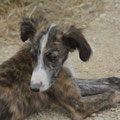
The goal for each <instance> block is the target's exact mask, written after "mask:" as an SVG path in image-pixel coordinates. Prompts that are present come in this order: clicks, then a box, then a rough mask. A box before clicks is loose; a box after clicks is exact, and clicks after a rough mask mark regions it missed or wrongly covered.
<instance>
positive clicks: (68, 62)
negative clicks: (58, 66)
mask: <svg viewBox="0 0 120 120" xmlns="http://www.w3.org/2000/svg"><path fill="white" fill-rule="evenodd" d="M63 69H67V71H69V74H71V77H73V78H75V72H74V68H73V66H72V61H71V58H70V54H69V55H68V58H67V60H66V61H65V62H64V64H63Z"/></svg>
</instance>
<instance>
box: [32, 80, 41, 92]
mask: <svg viewBox="0 0 120 120" xmlns="http://www.w3.org/2000/svg"><path fill="white" fill-rule="evenodd" d="M41 86H42V82H40V83H38V84H33V83H32V84H31V90H32V91H34V92H39V91H40V87H41Z"/></svg>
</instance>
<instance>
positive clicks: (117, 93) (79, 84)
mask: <svg viewBox="0 0 120 120" xmlns="http://www.w3.org/2000/svg"><path fill="white" fill-rule="evenodd" d="M29 30H30V29H29ZM28 36H29V35H28ZM22 37H25V38H24V40H26V36H22ZM30 50H31V43H26V44H25V45H24V46H23V47H22V48H21V50H20V51H18V52H17V53H16V55H14V56H13V57H12V58H10V59H9V60H7V61H6V62H4V63H3V64H1V65H0V120H21V119H23V118H25V117H27V116H28V115H30V114H32V113H34V112H36V111H40V110H43V109H45V108H46V107H48V106H52V105H54V104H56V105H59V106H62V107H63V108H65V109H66V110H67V111H68V113H69V115H70V117H71V119H72V120H82V119H83V118H85V117H87V116H89V115H90V114H92V113H93V112H97V111H99V110H101V109H102V108H105V107H109V106H111V105H114V104H115V103H117V102H120V79H119V78H105V79H99V80H83V79H75V78H73V76H72V74H71V73H70V71H69V69H67V68H62V69H61V70H60V72H59V74H58V76H57V80H56V82H55V83H54V84H53V85H52V86H51V88H49V89H48V90H47V91H45V92H43V93H40V92H37V93H35V92H32V90H31V89H30V78H31V74H32V70H33V68H32V59H33V58H32V57H31V53H30ZM83 58H84V57H83ZM86 59H87V58H86ZM86 59H85V60H86Z"/></svg>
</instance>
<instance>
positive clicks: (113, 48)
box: [0, 0, 120, 120]
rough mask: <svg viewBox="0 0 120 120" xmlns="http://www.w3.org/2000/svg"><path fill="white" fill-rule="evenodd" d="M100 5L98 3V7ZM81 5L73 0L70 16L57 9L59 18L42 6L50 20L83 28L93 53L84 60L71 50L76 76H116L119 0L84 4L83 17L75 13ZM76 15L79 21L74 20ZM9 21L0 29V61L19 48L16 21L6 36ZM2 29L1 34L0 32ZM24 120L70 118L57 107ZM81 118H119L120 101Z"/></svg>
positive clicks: (119, 69)
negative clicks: (95, 5) (88, 58)
mask: <svg viewBox="0 0 120 120" xmlns="http://www.w3.org/2000/svg"><path fill="white" fill-rule="evenodd" d="M88 1H90V0H88ZM91 1H92V0H91ZM57 2H59V1H57ZM101 2H102V0H101ZM60 4H61V3H60ZM66 4H67V2H66ZM66 4H64V6H62V7H63V8H64V7H66V6H67V5H66ZM71 4H72V3H70V5H71ZM45 5H46V6H48V4H47V3H45V4H44V7H46V6H45ZM100 5H101V7H100V8H99V6H100ZM74 6H75V8H74ZM81 6H82V4H81ZM81 6H79V5H77V4H74V5H73V6H72V5H71V7H70V8H69V9H70V10H72V12H73V13H74V12H75V13H74V14H73V16H70V15H69V14H70V13H69V12H68V11H67V10H66V14H65V13H64V14H65V15H64V16H67V17H64V16H62V15H61V14H62V13H63V11H62V13H59V14H60V15H59V17H60V16H62V17H61V18H60V20H59V18H56V19H55V20H53V18H51V17H50V16H52V14H53V16H55V15H54V13H55V12H56V13H57V11H55V9H54V12H53V13H52V10H51V11H49V10H50V8H46V9H45V10H46V11H47V10H48V11H49V12H48V11H47V17H48V19H49V20H50V21H55V22H61V21H62V22H66V24H75V25H76V26H78V27H83V28H84V32H83V33H84V35H85V37H86V39H87V40H88V42H89V43H90V45H91V47H92V50H93V55H92V57H91V59H90V60H89V61H88V62H87V63H82V62H81V61H80V60H79V58H78V53H77V51H76V52H74V53H73V54H71V58H72V62H73V67H74V69H75V73H76V76H77V77H79V78H88V79H89V78H104V77H110V76H116V77H120V54H119V53H120V1H119V0H104V5H103V8H102V4H101V3H98V8H95V7H94V5H93V6H92V7H91V8H90V7H89V5H88V8H89V9H90V10H89V13H88V12H84V11H83V13H84V15H86V17H84V16H83V17H80V16H79V14H80V13H79V9H80V8H81ZM56 7H57V5H56ZM79 7H80V8H79ZM83 7H84V9H86V6H84V4H83ZM20 9H22V8H20ZM33 9H36V8H35V7H34V8H33ZM58 9H60V10H59V12H60V11H61V8H58ZM67 9H68V8H67ZM80 10H81V9H80ZM87 10H88V9H87ZM87 10H86V11H87ZM97 10H98V11H97ZM11 11H12V9H11ZM21 11H22V10H21ZM23 11H24V10H23ZM33 12H34V11H33ZM70 12H71V11H70ZM31 13H32V11H31ZM11 14H12V12H11ZM12 15H14V14H12ZM18 16H19V15H18ZM20 16H21V15H20ZM71 17H72V18H71ZM79 17H80V20H81V22H80V21H79V20H78V19H79ZM0 18H2V19H0V26H2V24H3V23H5V22H6V17H3V15H2V14H1V13H0ZM9 18H10V19H9ZM63 18H64V19H63ZM71 19H72V20H71ZM74 19H75V20H74ZM8 20H14V21H15V17H13V18H11V15H9V17H8ZM15 24H16V23H15ZM10 25H11V24H10V23H9V24H7V23H6V25H4V26H2V27H3V28H2V30H3V31H2V32H1V33H0V63H2V62H3V61H5V60H7V59H8V58H9V57H10V56H12V55H14V54H15V52H16V51H17V50H18V49H19V47H20V46H21V45H22V44H23V43H22V42H21V41H20V39H19V33H18V31H19V30H17V31H16V29H18V25H17V26H16V27H15V28H14V27H13V29H12V31H13V33H14V34H13V33H10V36H9V30H8V28H9V27H11V26H10ZM4 29H5V30H4ZM9 29H10V28H9ZM3 32H4V34H5V35H4V34H3ZM6 34H7V35H6ZM8 36H9V37H8ZM7 38H8V39H7ZM26 120H70V119H69V118H67V116H66V115H64V113H60V112H59V110H58V111H57V112H53V111H45V112H42V113H37V114H35V115H32V116H30V117H29V118H27V119H26ZM85 120H120V104H117V105H116V106H114V107H112V108H110V109H106V110H104V111H100V112H99V113H94V114H93V115H92V116H91V117H88V118H87V119H85Z"/></svg>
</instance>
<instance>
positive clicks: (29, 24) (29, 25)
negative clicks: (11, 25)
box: [20, 18, 38, 42]
mask: <svg viewBox="0 0 120 120" xmlns="http://www.w3.org/2000/svg"><path fill="white" fill-rule="evenodd" d="M37 25H38V22H37V21H36V20H35V19H33V18H23V20H22V22H21V26H20V32H21V33H20V34H21V35H20V36H21V39H22V41H23V42H24V41H26V40H28V39H32V38H33V37H34V35H35V33H36V27H37Z"/></svg>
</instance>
